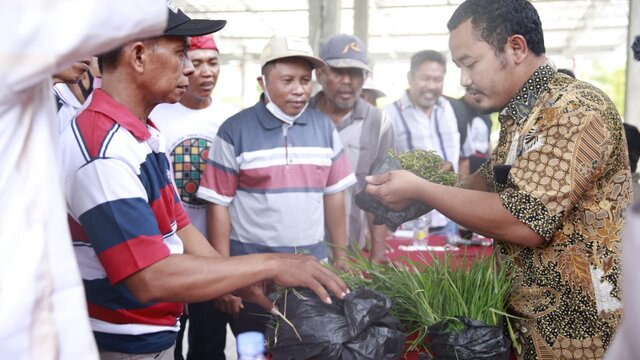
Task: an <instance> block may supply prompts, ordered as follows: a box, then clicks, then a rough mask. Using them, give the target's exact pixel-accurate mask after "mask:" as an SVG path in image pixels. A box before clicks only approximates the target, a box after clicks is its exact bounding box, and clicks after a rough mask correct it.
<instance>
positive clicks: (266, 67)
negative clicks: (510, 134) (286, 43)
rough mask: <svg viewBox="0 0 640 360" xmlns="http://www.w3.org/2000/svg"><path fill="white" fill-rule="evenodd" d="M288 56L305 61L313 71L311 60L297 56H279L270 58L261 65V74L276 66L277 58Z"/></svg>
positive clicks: (265, 73)
mask: <svg viewBox="0 0 640 360" xmlns="http://www.w3.org/2000/svg"><path fill="white" fill-rule="evenodd" d="M288 58H297V59H300V60H303V61H305V62H307V63H308V64H309V68H310V69H311V71H313V64H312V63H311V61H309V60H307V59H305V58H303V57H299V56H290V57H285V58H279V59H274V60H271V61H269V62H267V63H266V64H264V66H262V75H265V76H266V75H267V73H269V72H270V71H271V69H273V68H274V67H275V66H276V62H278V60H282V59H288Z"/></svg>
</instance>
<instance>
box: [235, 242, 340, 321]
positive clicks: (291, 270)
mask: <svg viewBox="0 0 640 360" xmlns="http://www.w3.org/2000/svg"><path fill="white" fill-rule="evenodd" d="M262 255H264V256H265V257H266V260H265V261H267V262H268V264H269V269H273V271H274V272H273V274H274V276H273V277H272V278H271V280H270V281H271V282H272V284H276V285H280V286H282V287H286V288H293V287H306V288H309V289H311V290H312V291H313V292H314V293H316V295H318V297H319V298H320V299H321V300H322V301H323V302H325V303H327V304H330V303H331V298H330V297H329V291H331V292H332V293H333V294H334V295H335V296H336V297H337V298H339V299H343V298H344V297H345V296H346V294H347V293H348V292H349V289H347V285H346V284H345V283H344V281H342V279H340V278H339V277H338V275H336V274H335V273H334V272H333V271H331V270H329V269H327V268H326V267H325V266H323V265H322V264H321V263H320V262H319V261H318V260H317V259H316V258H314V257H313V256H310V255H301V254H262ZM272 284H264V283H258V284H254V285H252V286H249V287H246V288H243V289H240V290H238V291H235V292H234V294H236V295H238V296H240V297H242V299H243V300H244V301H248V302H251V303H254V304H257V305H260V306H262V307H263V308H264V309H266V310H267V311H271V309H273V302H272V301H271V300H270V299H269V298H268V297H267V295H266V293H267V291H266V289H267V287H266V286H265V285H272Z"/></svg>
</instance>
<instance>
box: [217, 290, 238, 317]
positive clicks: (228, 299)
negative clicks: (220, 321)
mask: <svg viewBox="0 0 640 360" xmlns="http://www.w3.org/2000/svg"><path fill="white" fill-rule="evenodd" d="M213 304H214V305H215V307H216V309H218V310H220V311H222V312H224V313H227V314H229V315H231V316H233V317H234V318H235V317H237V316H238V314H239V313H240V310H242V308H244V306H243V305H242V299H241V298H239V297H237V296H233V295H231V294H227V295H224V296H221V297H219V298H217V299H215V300H213Z"/></svg>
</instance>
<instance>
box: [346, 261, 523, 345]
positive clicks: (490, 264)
mask: <svg viewBox="0 0 640 360" xmlns="http://www.w3.org/2000/svg"><path fill="white" fill-rule="evenodd" d="M350 256H351V260H352V263H353V267H354V269H357V272H358V273H357V274H355V275H354V273H348V274H347V273H344V274H342V275H341V276H342V278H343V279H344V280H345V281H346V282H347V284H348V285H349V286H350V287H357V286H359V285H365V286H368V287H369V288H372V289H374V290H376V291H378V292H380V293H382V294H384V295H386V296H388V297H389V298H390V299H391V301H392V303H393V305H392V307H391V313H392V314H393V315H394V316H395V317H396V318H398V320H400V322H401V323H402V324H403V326H404V328H405V332H406V333H407V336H408V338H410V339H413V340H411V342H410V344H409V347H408V350H409V351H426V350H428V349H427V347H428V343H425V340H426V339H427V338H428V336H429V334H428V329H427V328H428V327H429V326H431V325H433V324H436V323H438V322H441V321H445V320H446V321H447V322H446V323H447V325H448V329H449V331H459V330H461V329H462V324H461V323H460V322H459V321H458V320H457V319H456V317H460V316H463V317H468V318H470V319H473V320H479V321H482V322H484V323H485V324H487V325H492V326H502V321H503V320H506V322H507V327H508V328H510V323H509V316H508V315H506V314H507V312H506V299H507V296H508V294H509V288H510V284H511V278H512V277H511V274H510V273H509V271H508V268H507V267H501V266H497V265H496V260H495V258H494V256H485V257H474V258H468V257H467V256H462V257H458V256H451V255H448V254H447V255H445V256H444V257H443V258H438V257H436V256H435V255H433V254H425V256H431V258H429V259H427V258H423V259H421V260H419V261H413V260H410V259H407V258H403V259H399V262H398V264H390V265H387V266H384V265H378V264H371V263H370V262H369V261H368V260H367V259H366V257H365V256H364V255H363V254H362V251H360V250H355V251H353V250H352V251H351V252H350ZM510 334H513V332H512V331H510ZM511 338H512V341H513V340H514V339H515V336H513V335H511Z"/></svg>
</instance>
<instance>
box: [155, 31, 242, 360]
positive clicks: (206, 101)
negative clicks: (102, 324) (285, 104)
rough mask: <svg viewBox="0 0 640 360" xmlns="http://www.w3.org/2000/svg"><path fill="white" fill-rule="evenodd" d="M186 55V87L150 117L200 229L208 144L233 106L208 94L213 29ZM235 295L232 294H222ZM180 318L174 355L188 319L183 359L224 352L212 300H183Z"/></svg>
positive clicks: (215, 58)
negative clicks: (190, 69)
mask: <svg viewBox="0 0 640 360" xmlns="http://www.w3.org/2000/svg"><path fill="white" fill-rule="evenodd" d="M189 42H190V46H189V51H188V52H187V55H188V56H189V59H190V60H191V63H192V64H193V67H194V69H195V71H194V73H193V74H192V75H191V76H189V87H187V92H186V93H185V94H184V95H183V96H182V97H181V98H180V101H179V102H177V103H175V104H160V105H158V106H156V107H155V108H154V109H153V111H152V112H151V115H149V118H150V119H151V120H152V121H153V122H154V123H155V124H156V125H157V126H158V129H159V130H160V131H161V132H162V133H163V134H164V135H165V136H166V137H167V144H168V149H167V150H168V152H169V154H170V157H171V162H172V165H173V166H172V167H173V176H174V180H175V184H176V188H177V189H178V195H179V196H180V200H181V201H182V206H184V209H185V211H186V212H187V214H188V215H189V219H190V220H191V223H192V224H193V225H194V226H195V227H196V228H198V230H200V232H201V233H202V234H206V233H207V225H206V210H207V203H206V202H205V201H203V200H201V199H198V198H197V197H196V192H197V190H198V186H199V184H200V178H201V175H202V172H203V171H204V168H205V165H206V161H207V157H208V153H209V147H210V146H211V142H212V141H213V138H214V137H215V136H216V133H217V132H218V128H219V127H220V125H221V124H222V122H224V121H225V120H226V119H227V118H228V117H229V116H231V115H233V114H235V113H236V112H238V110H239V109H236V108H235V107H233V106H230V105H228V104H226V103H224V102H222V101H220V100H219V99H217V98H215V97H212V96H211V94H212V92H213V90H214V88H215V86H216V83H217V81H218V76H219V75H220V53H219V50H218V45H217V44H216V42H215V39H214V38H213V35H203V36H195V37H191V38H190V39H189ZM226 296H227V297H233V298H235V299H237V302H239V301H240V300H239V299H238V298H236V297H234V296H233V295H226ZM187 312H188V317H187V314H186V312H185V315H183V316H182V317H181V318H180V321H181V324H180V333H179V334H178V339H177V341H176V354H175V355H176V360H178V359H182V347H181V339H182V335H183V333H184V330H185V327H186V322H187V318H188V319H189V331H188V332H189V335H188V339H189V348H188V349H189V353H188V355H187V359H189V360H197V359H207V360H214V359H218V358H224V347H225V342H226V339H225V338H226V326H227V322H226V320H224V319H221V318H220V316H217V312H216V310H215V307H214V305H213V302H212V301H205V302H199V303H189V304H187Z"/></svg>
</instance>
